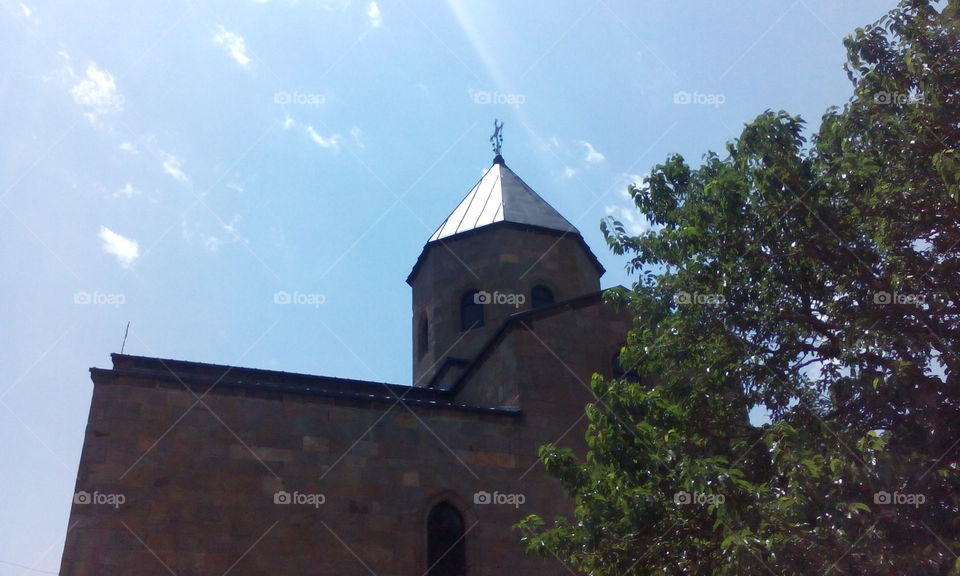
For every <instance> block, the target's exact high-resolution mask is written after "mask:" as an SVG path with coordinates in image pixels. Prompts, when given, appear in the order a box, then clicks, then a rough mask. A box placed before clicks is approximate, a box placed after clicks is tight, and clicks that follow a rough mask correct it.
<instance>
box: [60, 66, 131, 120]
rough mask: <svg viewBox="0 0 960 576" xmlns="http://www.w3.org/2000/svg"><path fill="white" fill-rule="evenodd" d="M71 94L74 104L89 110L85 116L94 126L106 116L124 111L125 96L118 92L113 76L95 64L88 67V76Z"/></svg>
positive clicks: (71, 72)
mask: <svg viewBox="0 0 960 576" xmlns="http://www.w3.org/2000/svg"><path fill="white" fill-rule="evenodd" d="M68 58H69V57H68ZM69 73H70V74H71V75H72V74H73V71H72V70H70V71H69ZM70 94H71V95H73V101H74V102H76V103H77V104H80V105H82V106H86V107H87V108H89V111H88V112H87V113H86V114H84V116H86V117H87V118H88V119H89V120H90V121H91V122H92V123H94V124H96V123H97V122H98V120H99V118H100V116H102V115H104V114H107V113H109V112H119V111H121V110H123V95H122V94H120V93H118V92H117V82H116V80H115V79H114V77H113V74H110V73H109V72H107V71H106V70H102V69H100V68H98V67H97V65H96V63H95V62H91V63H90V64H89V65H88V66H87V72H86V76H85V77H84V79H82V80H80V81H79V82H77V83H76V84H74V85H73V87H72V88H70Z"/></svg>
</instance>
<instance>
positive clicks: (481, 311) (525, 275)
mask: <svg viewBox="0 0 960 576" xmlns="http://www.w3.org/2000/svg"><path fill="white" fill-rule="evenodd" d="M494 124H495V132H494V135H493V137H492V138H491V141H492V142H493V143H494V154H495V156H494V159H493V164H492V165H491V166H490V168H489V169H488V170H487V171H486V173H484V175H483V176H482V177H481V178H480V181H479V182H477V184H476V185H475V186H474V187H473V188H472V189H471V190H470V192H469V193H468V194H467V195H466V197H464V199H463V200H462V201H461V202H460V203H459V204H458V205H457V207H456V208H454V210H453V212H451V213H450V215H449V216H448V217H447V218H446V220H444V221H443V223H442V224H441V225H440V227H439V228H438V229H437V231H436V232H434V233H433V235H432V236H430V239H429V240H428V241H427V244H426V245H425V246H424V248H423V251H422V252H421V253H420V257H419V258H418V259H417V262H416V264H415V265H414V267H413V270H412V271H411V272H410V275H409V276H408V277H407V284H409V285H410V286H411V287H412V288H413V385H414V386H419V387H431V388H450V387H452V386H453V385H454V384H456V382H457V380H458V378H459V376H460V375H461V374H462V373H463V370H464V368H466V367H467V366H468V365H469V364H470V362H471V361H473V360H474V359H475V358H476V357H477V356H478V354H480V353H481V352H482V351H483V349H484V347H485V346H486V345H487V344H488V343H489V342H490V341H491V339H492V338H494V337H495V336H496V333H497V330H498V328H500V327H501V326H502V325H503V323H504V322H505V321H506V320H507V318H508V317H510V316H511V315H513V314H518V313H523V312H525V311H529V310H530V309H532V308H539V307H543V306H559V305H562V303H563V301H565V300H569V299H572V298H576V297H578V296H583V295H586V294H590V293H593V292H596V291H598V290H599V289H600V277H601V276H602V275H603V272H604V269H603V266H601V265H600V262H599V261H598V260H597V258H596V256H594V254H593V253H592V252H591V251H590V249H589V247H587V244H586V242H584V240H583V237H582V236H581V235H580V231H579V230H577V228H576V227H574V225H573V224H571V223H570V222H569V221H568V220H567V219H566V218H564V217H563V216H561V215H560V214H559V213H558V212H557V211H556V210H555V209H554V208H553V207H552V206H550V205H549V204H548V203H547V202H546V201H545V200H544V199H543V198H541V197H540V196H539V195H538V194H537V193H536V192H534V191H533V189H532V188H530V186H528V185H527V184H526V182H524V181H523V180H521V179H520V177H519V176H517V175H516V174H515V173H514V172H513V171H512V170H511V169H510V168H509V167H507V164H506V162H505V161H504V159H503V156H502V155H501V154H500V128H501V127H502V126H503V125H502V124H497V123H496V122H495V123H494Z"/></svg>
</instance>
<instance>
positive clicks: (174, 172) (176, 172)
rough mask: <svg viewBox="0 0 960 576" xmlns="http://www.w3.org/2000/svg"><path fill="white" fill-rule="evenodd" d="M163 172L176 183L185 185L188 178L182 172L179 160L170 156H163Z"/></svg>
mask: <svg viewBox="0 0 960 576" xmlns="http://www.w3.org/2000/svg"><path fill="white" fill-rule="evenodd" d="M163 156H164V158H163V171H164V172H166V173H167V174H169V175H170V176H171V177H172V178H173V179H174V180H176V181H177V182H183V183H187V182H189V181H190V178H188V177H187V175H186V174H185V173H184V172H183V168H182V167H181V165H180V159H179V158H177V157H176V156H174V155H172V154H164V155H163Z"/></svg>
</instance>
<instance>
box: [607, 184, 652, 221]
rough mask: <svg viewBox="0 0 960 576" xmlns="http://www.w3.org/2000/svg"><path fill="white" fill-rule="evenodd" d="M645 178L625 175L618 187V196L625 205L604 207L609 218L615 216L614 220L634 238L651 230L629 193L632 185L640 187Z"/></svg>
mask: <svg viewBox="0 0 960 576" xmlns="http://www.w3.org/2000/svg"><path fill="white" fill-rule="evenodd" d="M643 178H644V177H643V176H641V175H639V174H623V175H622V176H621V178H620V182H619V183H618V185H617V195H618V196H619V197H620V199H621V200H622V201H623V202H624V203H623V204H615V205H606V206H604V209H605V212H606V214H607V216H613V217H614V219H616V220H619V221H620V222H621V223H622V224H623V227H624V228H625V229H626V231H627V232H629V233H630V234H633V235H634V236H639V235H640V234H643V233H644V232H648V231H649V230H650V228H651V227H650V222H649V221H648V220H647V219H646V217H644V216H643V214H641V213H640V211H639V210H638V209H637V205H636V203H635V202H634V201H633V197H632V196H631V195H630V192H629V191H628V187H629V186H630V184H635V185H637V186H639V185H640V183H641V182H643Z"/></svg>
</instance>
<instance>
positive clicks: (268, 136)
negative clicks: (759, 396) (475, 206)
mask: <svg viewBox="0 0 960 576" xmlns="http://www.w3.org/2000/svg"><path fill="white" fill-rule="evenodd" d="M893 6H894V2H893V0H888V1H885V2H875V1H867V0H863V1H859V2H836V1H835V0H796V1H793V2H791V1H789V0H786V1H783V2H771V1H760V0H739V1H738V2H735V3H719V2H708V1H705V0H691V1H688V2H675V1H666V0H661V1H656V0H655V1H642V2H614V1H613V0H587V1H573V0H556V1H552V2H549V3H547V2H522V3H521V2H507V1H503V0H491V1H486V2H479V1H478V2H466V1H463V0H448V1H447V2H446V3H444V2H439V1H437V2H429V3H427V2H417V1H413V0H396V1H391V0H378V1H376V2H370V1H360V0H300V1H296V0H231V1H226V0H224V1H215V0H206V1H204V0H199V1H181V0H169V1H164V2H153V3H139V2H122V3H121V2H113V3H106V2H97V1H85V2H82V3H66V2H44V1H40V0H22V1H20V0H0V38H2V39H3V40H2V43H3V46H4V50H0V126H2V129H0V239H2V241H0V269H2V270H3V272H2V273H0V299H2V302H3V303H4V306H3V307H2V309H0V317H2V324H0V326H2V329H0V334H2V338H3V340H2V346H0V367H2V369H3V370H2V373H3V377H2V378H0V456H2V458H3V465H2V466H3V467H2V470H3V472H2V474H0V494H2V495H3V503H2V505H0V576H7V575H15V574H17V575H19V574H23V575H29V574H44V573H46V574H55V573H57V571H58V569H59V564H60V555H61V552H62V548H63V541H64V537H65V534H66V529H67V517H68V515H69V511H70V505H71V499H72V495H73V491H74V484H75V479H76V473H77V465H78V462H79V458H80V451H81V447H82V441H83V434H84V429H85V426H86V419H87V413H88V410H89V406H90V397H91V394H92V389H93V386H92V383H91V381H90V377H89V373H88V369H89V368H90V367H92V366H96V367H104V368H105V367H109V366H110V354H111V353H114V352H120V350H121V346H123V350H124V352H125V353H128V354H137V355H144V356H154V357H161V358H174V359H181V360H192V361H200V362H209V363H218V364H229V365H234V366H246V367H254V368H265V369H276V370H284V371H289V372H304V373H310V374H320V375H328V376H339V377H348V378H358V379H365V380H374V381H382V382H392V383H398V384H409V383H410V381H411V356H412V353H411V342H410V341H411V326H410V323H411V295H410V289H409V287H408V286H407V285H406V284H405V282H404V280H405V279H406V277H407V274H408V273H409V272H410V270H411V268H412V266H413V264H414V262H415V261H416V259H417V256H418V255H419V254H420V251H421V249H422V248H423V245H424V243H425V242H426V240H427V239H428V238H429V237H430V235H431V234H432V233H433V232H434V231H435V230H436V228H437V227H438V226H439V225H440V224H441V223H442V222H443V220H444V218H445V217H446V216H447V215H448V213H449V212H450V211H451V210H453V208H454V207H455V206H456V205H457V204H458V203H459V201H460V200H461V199H462V197H463V196H465V195H466V194H467V193H468V192H469V191H470V189H471V188H472V186H473V185H474V184H475V183H476V182H477V180H478V179H479V178H480V176H481V174H482V173H483V171H484V170H485V169H487V168H488V167H489V166H490V163H491V161H492V158H493V154H492V152H491V148H490V142H489V137H490V135H491V133H492V131H493V122H494V119H495V118H499V119H501V120H502V121H503V122H504V129H503V156H504V157H505V159H506V161H507V164H508V165H509V166H510V167H511V169H513V170H514V171H515V172H516V173H517V174H518V175H520V177H521V178H523V179H524V180H525V181H526V182H527V183H528V184H529V185H530V186H531V187H532V188H533V189H534V190H536V191H537V192H538V193H539V194H540V195H541V196H542V197H544V198H545V199H546V200H547V201H548V202H549V203H550V204H552V205H553V206H554V207H555V208H556V209H557V210H558V211H559V212H560V213H561V214H563V215H564V216H565V217H566V218H567V219H568V220H570V221H571V222H572V223H574V225H576V226H577V227H578V228H579V229H580V231H581V232H582V234H583V236H584V238H585V240H586V241H587V243H588V244H589V245H590V246H591V248H592V249H593V251H594V253H595V254H596V255H597V256H598V257H599V259H600V261H601V263H602V264H603V265H604V266H605V267H606V269H607V274H606V276H604V278H603V286H604V287H609V286H614V285H618V284H623V285H630V284H631V282H632V279H631V278H630V277H629V276H628V275H627V274H626V273H625V271H624V265H625V260H624V259H623V258H622V257H617V256H615V255H614V254H612V253H611V252H610V251H609V250H608V249H607V248H606V245H605V242H604V240H603V236H602V234H601V233H600V230H599V223H600V221H601V219H603V218H604V217H606V216H608V215H613V216H615V217H617V218H619V219H621V220H623V221H624V222H625V223H626V224H627V225H628V226H629V227H630V228H631V229H632V230H634V231H636V232H639V231H641V230H642V229H643V221H642V219H641V218H640V217H639V216H638V214H637V213H636V210H635V208H633V207H632V204H631V201H630V199H629V196H628V195H627V194H626V189H627V185H628V184H629V183H631V182H636V181H639V179H641V178H642V176H643V174H645V173H648V172H649V171H650V169H651V168H652V167H653V166H654V165H656V164H658V163H660V162H663V161H664V160H665V159H666V158H667V156H668V155H669V154H672V153H679V154H682V155H683V156H684V157H685V158H687V160H688V161H689V162H690V163H692V164H693V165H697V164H699V162H700V161H701V159H702V156H703V155H704V154H705V153H706V152H707V151H708V150H714V151H718V152H720V153H721V156H722V155H723V150H724V144H725V142H727V141H728V140H730V139H732V138H734V137H736V135H737V134H738V133H739V131H740V130H741V129H742V126H743V124H744V123H746V122H749V121H750V120H751V119H753V118H754V117H756V116H757V115H759V114H760V113H762V112H763V111H764V110H767V109H771V110H786V111H788V112H790V113H792V114H799V115H801V116H803V118H805V119H806V120H807V121H808V123H809V124H808V127H809V128H810V129H811V130H815V129H816V128H817V127H818V126H819V119H820V117H821V115H822V114H823V112H824V111H825V110H826V109H827V107H829V106H833V105H837V106H842V105H843V104H844V103H845V102H846V101H847V99H848V98H849V97H850V95H851V85H850V83H849V81H848V80H847V78H846V75H845V73H844V71H843V69H842V65H843V62H844V57H845V51H844V48H843V45H842V39H843V37H844V36H846V35H847V34H849V33H851V32H852V31H853V30H854V29H855V28H856V27H858V26H863V25H866V24H869V23H871V22H873V21H875V20H876V19H877V18H879V17H880V16H881V15H883V14H884V13H885V12H886V11H888V10H889V9H892V8H893ZM128 322H129V332H128V333H127V334H126V338H125V342H124V336H125V330H126V327H127V324H128Z"/></svg>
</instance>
